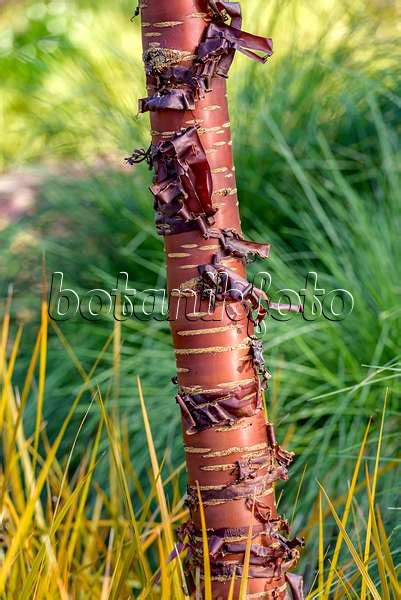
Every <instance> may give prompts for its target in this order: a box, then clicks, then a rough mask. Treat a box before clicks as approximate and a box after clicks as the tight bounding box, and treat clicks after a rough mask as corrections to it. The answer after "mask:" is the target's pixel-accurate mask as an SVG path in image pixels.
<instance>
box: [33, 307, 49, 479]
mask: <svg viewBox="0 0 401 600" xmlns="http://www.w3.org/2000/svg"><path fill="white" fill-rule="evenodd" d="M48 318H49V317H48V313H47V302H46V300H43V302H42V310H41V328H42V334H41V336H40V356H39V383H38V400H37V409H36V423H35V434H34V436H35V437H34V464H33V472H34V473H35V468H36V455H37V452H38V447H39V436H40V430H41V427H42V416H43V403H44V396H45V384H46V361H47V334H48Z"/></svg>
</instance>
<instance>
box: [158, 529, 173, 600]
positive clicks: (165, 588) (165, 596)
mask: <svg viewBox="0 0 401 600" xmlns="http://www.w3.org/2000/svg"><path fill="white" fill-rule="evenodd" d="M157 548H158V550H159V565H160V573H161V575H160V583H161V588H162V593H161V600H169V598H170V585H169V578H168V572H167V569H166V555H165V553H164V549H163V543H162V541H161V539H160V536H159V537H158V538H157Z"/></svg>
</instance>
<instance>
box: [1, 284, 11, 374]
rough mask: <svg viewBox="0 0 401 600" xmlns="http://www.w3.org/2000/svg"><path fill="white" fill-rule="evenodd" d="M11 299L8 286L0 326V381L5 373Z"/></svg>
mask: <svg viewBox="0 0 401 600" xmlns="http://www.w3.org/2000/svg"><path fill="white" fill-rule="evenodd" d="M11 299H12V287H9V288H8V295H7V301H6V306H5V310H4V317H3V323H2V326H1V341H0V381H3V379H4V375H5V371H6V368H5V360H6V353H7V342H8V333H9V331H10V309H11Z"/></svg>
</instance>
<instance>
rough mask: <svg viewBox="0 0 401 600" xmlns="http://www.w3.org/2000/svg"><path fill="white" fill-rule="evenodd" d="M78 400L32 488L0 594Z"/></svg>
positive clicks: (0, 574) (5, 565)
mask: <svg viewBox="0 0 401 600" xmlns="http://www.w3.org/2000/svg"><path fill="white" fill-rule="evenodd" d="M78 402H79V398H77V399H76V400H75V402H74V403H73V405H72V406H71V408H70V411H69V413H68V415H67V417H66V418H65V420H64V422H63V424H62V426H61V429H60V431H59V433H58V435H57V438H56V440H55V442H54V444H53V446H52V447H51V449H50V452H49V453H48V455H47V456H46V460H45V461H44V464H43V467H42V469H41V471H40V472H39V475H38V478H37V480H36V483H34V486H33V489H32V490H31V494H30V497H29V500H28V502H27V505H26V508H25V511H24V513H23V514H22V516H21V519H20V521H19V523H18V527H17V530H16V532H15V535H14V536H13V538H12V540H11V544H10V547H9V549H8V551H7V553H6V556H5V558H4V561H3V564H2V566H1V568H0V594H3V593H4V588H5V584H6V581H7V577H8V575H9V572H10V569H11V566H12V564H13V561H14V558H15V556H16V554H17V552H18V550H19V548H20V545H21V543H22V541H23V539H24V537H25V535H26V534H27V532H28V530H29V524H30V522H31V519H32V515H33V513H34V511H35V506H36V503H37V501H38V499H39V496H40V494H41V491H42V489H43V486H44V484H45V482H46V479H47V476H48V473H49V471H50V468H51V466H52V463H53V461H54V460H55V458H56V452H57V450H58V448H59V446H60V444H61V441H62V439H63V437H64V434H65V432H66V430H67V427H68V425H69V423H70V421H71V419H72V416H73V414H74V412H75V409H76V407H77V405H78Z"/></svg>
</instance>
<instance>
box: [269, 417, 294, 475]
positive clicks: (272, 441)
mask: <svg viewBox="0 0 401 600" xmlns="http://www.w3.org/2000/svg"><path fill="white" fill-rule="evenodd" d="M266 431H267V440H268V443H269V446H270V448H272V450H273V452H274V457H275V459H276V461H277V462H278V464H279V465H282V466H284V467H286V468H288V467H289V466H290V465H291V463H292V462H293V460H294V456H295V455H294V452H288V451H287V450H283V449H282V448H281V447H280V446H279V444H278V443H277V440H276V434H275V431H274V426H273V424H272V423H269V422H267V423H266Z"/></svg>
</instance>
